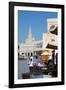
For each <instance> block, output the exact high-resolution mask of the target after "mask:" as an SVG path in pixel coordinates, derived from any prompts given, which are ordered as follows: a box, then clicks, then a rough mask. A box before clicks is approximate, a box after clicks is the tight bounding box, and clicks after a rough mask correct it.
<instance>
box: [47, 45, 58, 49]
mask: <svg viewBox="0 0 66 90" xmlns="http://www.w3.org/2000/svg"><path fill="white" fill-rule="evenodd" d="M46 48H49V49H57V48H58V47H57V46H54V45H51V44H48V45H47V46H46Z"/></svg>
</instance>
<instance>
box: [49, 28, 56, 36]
mask: <svg viewBox="0 0 66 90" xmlns="http://www.w3.org/2000/svg"><path fill="white" fill-rule="evenodd" d="M50 32H51V33H52V34H55V35H58V28H57V27H56V28H55V29H54V30H52V31H50Z"/></svg>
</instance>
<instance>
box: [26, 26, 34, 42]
mask: <svg viewBox="0 0 66 90" xmlns="http://www.w3.org/2000/svg"><path fill="white" fill-rule="evenodd" d="M34 40H35V39H34V38H33V36H32V31H31V26H30V27H29V32H28V35H27V38H26V43H32V42H33V41H34Z"/></svg>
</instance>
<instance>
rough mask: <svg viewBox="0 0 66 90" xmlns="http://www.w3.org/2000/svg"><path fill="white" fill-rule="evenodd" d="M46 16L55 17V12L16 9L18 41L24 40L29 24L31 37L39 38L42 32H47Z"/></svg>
mask: <svg viewBox="0 0 66 90" xmlns="http://www.w3.org/2000/svg"><path fill="white" fill-rule="evenodd" d="M47 18H57V13H56V12H42V11H22V10H18V42H19V43H21V42H24V41H25V39H26V37H27V34H28V31H29V27H30V26H31V29H32V35H33V37H34V38H35V39H36V40H41V39H42V33H44V32H47Z"/></svg>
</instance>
